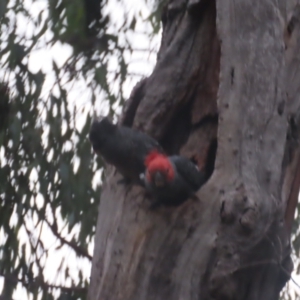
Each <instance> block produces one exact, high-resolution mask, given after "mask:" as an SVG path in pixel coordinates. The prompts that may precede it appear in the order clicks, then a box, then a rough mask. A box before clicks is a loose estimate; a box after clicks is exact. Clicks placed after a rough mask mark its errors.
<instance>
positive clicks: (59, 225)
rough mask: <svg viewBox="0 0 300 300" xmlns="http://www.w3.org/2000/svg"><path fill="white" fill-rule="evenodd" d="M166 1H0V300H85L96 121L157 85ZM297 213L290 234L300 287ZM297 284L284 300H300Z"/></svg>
mask: <svg viewBox="0 0 300 300" xmlns="http://www.w3.org/2000/svg"><path fill="white" fill-rule="evenodd" d="M165 2H166V0H123V1H120V0H35V1H34V0H0V26H1V27H0V65H1V68H0V299H1V300H4V299H5V300H6V299H7V300H10V299H14V300H19V299H22V300H25V299H61V300H63V299H85V298H86V292H87V287H88V284H89V276H90V268H91V258H92V255H93V240H94V234H95V226H96V221H97V215H98V212H97V209H98V205H99V200H100V194H101V183H102V180H103V161H102V160H101V158H100V157H96V156H95V155H94V153H93V151H92V148H91V145H90V143H89V141H88V132H89V128H90V125H91V120H92V117H93V115H94V113H97V114H104V115H107V114H109V115H111V116H112V117H113V118H114V119H115V120H116V119H117V117H118V115H120V113H121V111H122V106H123V104H124V102H125V101H126V99H128V97H129V95H130V92H131V90H132V88H133V87H134V86H135V84H136V83H137V82H138V81H139V80H141V79H142V78H144V77H145V76H148V75H150V74H151V72H152V70H153V68H154V66H155V62H156V54H157V51H158V49H159V44H160V39H161V32H162V30H161V22H160V15H161V10H162V7H163V5H164V3H165ZM299 222H300V217H299V207H298V209H297V212H296V221H295V224H294V231H293V258H294V263H295V271H294V272H293V279H294V281H296V282H298V283H299V284H300V277H298V276H297V274H298V273H299V272H300V264H299V260H298V259H297V257H298V256H299V250H300V231H299ZM299 297H300V289H299V288H298V286H297V284H296V283H295V282H293V281H290V283H289V284H288V286H287V288H286V289H285V290H284V292H283V293H282V299H300V298H299Z"/></svg>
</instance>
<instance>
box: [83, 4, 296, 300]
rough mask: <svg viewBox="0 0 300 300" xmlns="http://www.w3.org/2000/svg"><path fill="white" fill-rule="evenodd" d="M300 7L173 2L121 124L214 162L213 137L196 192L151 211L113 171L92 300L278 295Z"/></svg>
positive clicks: (286, 268) (284, 267)
mask: <svg viewBox="0 0 300 300" xmlns="http://www.w3.org/2000/svg"><path fill="white" fill-rule="evenodd" d="M298 10H299V9H298V7H295V5H294V4H292V1H290V2H288V1H284V0H279V1H275V0H273V1H266V0H261V1H252V0H239V1H230V0H218V1H217V2H216V3H215V2H214V1H209V0H202V1H184V0H176V1H175V0H174V1H170V3H169V4H168V6H167V7H166V9H165V11H164V14H163V24H164V32H163V36H162V45H161V49H160V51H159V56H158V62H157V65H156V67H155V69H154V71H153V73H152V75H151V76H150V77H149V78H147V79H145V80H144V81H143V82H142V83H140V84H139V85H138V86H137V88H136V89H135V91H134V93H133V95H132V96H131V101H130V102H129V103H128V106H127V108H126V110H125V115H124V116H123V119H122V121H123V122H124V123H125V124H127V125H131V124H132V125H133V126H135V127H137V128H139V129H141V130H144V131H146V132H148V133H149V134H151V135H152V136H154V137H155V138H157V139H158V140H159V141H160V142H161V143H162V145H164V147H165V148H166V150H167V151H168V152H169V153H170V154H172V153H182V154H184V155H187V156H190V157H192V156H193V157H194V158H196V160H197V162H198V164H199V166H203V165H207V163H208V164H209V166H210V168H211V167H213V165H214V153H213V152H214V150H215V146H212V145H215V140H216V139H217V142H218V148H217V157H216V162H215V169H214V173H213V174H212V176H211V178H210V179H209V181H208V182H207V184H205V185H204V186H203V188H201V189H200V191H199V192H198V198H199V200H198V201H195V200H192V199H190V200H188V201H187V202H185V203H184V204H182V205H180V206H178V207H160V208H158V209H155V210H151V209H150V208H149V204H150V203H149V200H148V199H147V197H146V195H145V193H144V190H143V188H141V187H132V186H131V187H124V186H122V185H118V184H117V180H118V179H119V175H117V174H115V171H114V170H113V168H111V169H109V170H108V171H107V174H108V175H107V180H106V183H105V185H104V186H103V192H102V196H101V203H100V207H99V218H98V224H97V230H96V238H95V251H94V257H93V266H92V274H91V286H90V289H89V299H90V300H92V299H95V300H107V299H113V300H118V299H122V300H152V299H153V300H165V299H169V300H179V299H180V300H196V299H201V300H209V299H220V300H223V299H225V300H226V299H228V300H229V299H230V300H231V299H237V300H245V299H246V300H260V299H261V300H268V299H270V300H274V299H278V296H279V292H280V290H281V288H282V287H283V285H284V284H285V282H286V280H287V279H288V277H289V274H290V272H291V268H292V264H291V260H290V256H289V254H290V244H289V239H290V236H289V230H287V229H286V223H288V222H290V219H291V217H290V215H291V214H292V213H293V209H294V206H295V205H294V204H295V199H294V198H293V197H291V196H290V195H291V190H292V189H295V188H296V189H297V188H298V189H299V186H298V187H297V183H295V180H294V178H295V176H296V170H297V168H296V167H295V164H296V165H297V162H298V159H299V155H298V154H297V153H299V145H298V143H297V141H298V138H299V135H298V130H296V131H295V128H294V127H293V126H296V129H298V128H299V124H298V122H297V120H299V118H297V116H298V114H299V111H300V109H299V107H300V98H299V95H300V94H299V92H298V91H299V88H300V80H299V79H300V76H299V72H298V69H299V64H298V62H299V53H300V49H299V39H298V35H299V30H298V27H297V26H298V25H297V24H298V23H297V22H295V23H294V25H295V24H296V25H295V26H294V27H293V30H291V29H288V25H290V26H291V24H292V23H291V19H292V18H294V20H298V19H299V12H298ZM297 18H298V19H297ZM291 115H292V119H293V120H296V122H291V121H289V120H290V117H291ZM292 127H293V128H292ZM291 131H292V133H293V134H292V136H293V139H291V138H290V136H291V134H290V132H291ZM295 141H296V142H295ZM208 149H209V150H208ZM290 153H292V155H290ZM298 185H299V183H298ZM289 203H290V204H289ZM286 207H288V208H289V210H291V212H290V213H289V217H286V216H285V212H286Z"/></svg>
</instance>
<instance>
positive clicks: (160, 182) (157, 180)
mask: <svg viewBox="0 0 300 300" xmlns="http://www.w3.org/2000/svg"><path fill="white" fill-rule="evenodd" d="M153 179H154V185H155V186H157V187H163V186H164V185H165V184H166V181H165V177H164V176H163V175H162V174H161V173H160V172H156V173H155V174H154V178H153Z"/></svg>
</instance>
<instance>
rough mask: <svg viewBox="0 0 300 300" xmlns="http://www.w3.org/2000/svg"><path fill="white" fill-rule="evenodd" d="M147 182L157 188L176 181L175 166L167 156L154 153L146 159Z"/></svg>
mask: <svg viewBox="0 0 300 300" xmlns="http://www.w3.org/2000/svg"><path fill="white" fill-rule="evenodd" d="M145 166H146V169H147V170H146V180H147V181H148V182H150V183H152V184H154V185H156V186H157V187H162V186H164V185H165V184H166V183H168V182H171V181H172V180H173V179H174V176H175V171H174V167H173V164H172V163H171V161H170V160H169V158H168V157H167V156H166V155H163V154H161V153H159V152H157V151H152V152H151V153H150V154H149V155H147V157H146V159H145Z"/></svg>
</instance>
